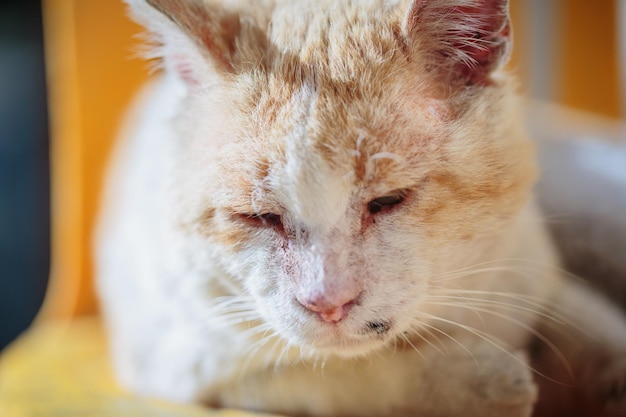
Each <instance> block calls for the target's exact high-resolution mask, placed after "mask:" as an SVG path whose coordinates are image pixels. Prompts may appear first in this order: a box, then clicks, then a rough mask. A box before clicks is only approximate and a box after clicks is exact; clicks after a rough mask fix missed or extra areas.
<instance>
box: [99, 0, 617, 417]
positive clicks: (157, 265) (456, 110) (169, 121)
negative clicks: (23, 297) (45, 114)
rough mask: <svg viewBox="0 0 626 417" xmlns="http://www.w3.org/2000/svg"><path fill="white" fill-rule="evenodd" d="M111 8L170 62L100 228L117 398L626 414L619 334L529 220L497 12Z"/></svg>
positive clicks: (263, 0)
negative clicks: (126, 11)
mask: <svg viewBox="0 0 626 417" xmlns="http://www.w3.org/2000/svg"><path fill="white" fill-rule="evenodd" d="M127 1H128V3H129V4H130V8H131V11H132V15H133V16H134V17H135V18H136V20H138V21H139V22H140V23H142V24H144V25H145V26H146V27H147V28H148V29H149V31H150V32H151V33H152V36H153V38H154V43H155V45H156V46H155V49H154V50H153V52H152V57H162V60H163V65H164V73H163V74H162V76H161V77H160V78H159V79H158V80H157V81H155V83H153V85H151V87H150V88H149V89H148V90H147V91H146V93H144V95H143V97H142V99H141V101H140V103H139V104H138V106H137V108H136V111H135V114H134V116H133V117H132V118H131V120H132V123H131V124H130V125H129V127H128V128H127V132H126V140H125V141H124V143H123V144H122V145H120V146H121V147H120V149H119V152H118V156H117V160H116V163H115V165H114V167H113V172H112V178H111V183H110V187H109V193H108V197H107V205H106V207H105V211H104V215H103V220H102V223H101V226H100V233H99V245H98V260H99V262H98V264H99V266H98V269H99V287H100V293H101V298H102V304H103V310H104V313H105V316H106V318H107V321H108V325H109V329H110V333H111V340H112V349H113V357H114V360H115V365H116V370H117V373H118V375H119V378H120V381H121V382H122V383H123V385H124V386H126V387H128V388H129V389H131V390H133V391H136V392H138V393H141V394H144V395H149V396H158V397H162V398H167V399H172V400H179V401H197V402H202V403H205V404H207V405H212V406H225V407H240V408H247V409H250V410H263V411H270V412H277V413H285V414H289V415H298V416H300V415H311V416H401V415H407V416H423V417H425V416H428V417H431V416H440V417H452V416H476V417H489V416H494V417H496V416H498V417H501V416H511V417H517V416H530V415H531V414H532V413H533V412H534V413H535V415H540V414H543V415H560V414H559V413H565V412H568V411H567V410H569V412H570V413H571V414H570V415H586V416H594V417H598V416H604V415H607V416H624V415H626V393H625V388H624V385H625V382H624V380H625V379H626V324H625V323H626V321H625V320H624V319H623V318H622V317H621V316H620V314H619V313H618V312H617V310H616V309H614V308H613V307H611V306H610V305H609V304H608V303H606V302H605V301H604V300H603V299H601V298H600V297H598V296H596V295H594V294H593V293H591V292H589V291H588V290H586V289H585V288H583V287H581V286H580V285H579V284H576V283H574V282H573V281H570V280H566V279H564V278H563V277H562V274H561V273H560V272H559V268H558V262H557V260H556V256H555V254H554V251H553V248H552V246H551V244H550V242H549V240H548V238H547V237H546V232H545V231H544V227H543V225H542V224H541V221H540V217H541V216H540V214H539V213H538V212H537V211H536V210H535V208H534V207H533V203H532V195H531V194H532V191H531V189H532V186H533V182H534V180H535V177H536V173H535V171H536V170H535V163H534V155H533V147H532V144H531V142H530V141H529V140H528V138H527V137H526V134H525V132H524V129H523V127H522V124H521V121H520V116H521V111H520V103H519V99H518V98H517V96H516V94H515V82H514V80H513V79H512V77H511V76H510V75H509V74H508V73H507V72H506V71H505V70H504V69H503V65H504V63H505V62H506V59H507V57H508V53H509V49H510V38H511V30H510V23H509V17H508V4H507V1H506V0H413V1H408V0H407V1H401V0H385V1H382V0H300V1H292V0H255V1H248V0H240V1H238V0H224V1H221V2H218V1H214V0H204V1H202V0H127ZM533 410H534V411H533ZM558 410H560V411H558ZM564 410H565V411H564ZM572 410H573V411H572ZM576 413H579V414H576Z"/></svg>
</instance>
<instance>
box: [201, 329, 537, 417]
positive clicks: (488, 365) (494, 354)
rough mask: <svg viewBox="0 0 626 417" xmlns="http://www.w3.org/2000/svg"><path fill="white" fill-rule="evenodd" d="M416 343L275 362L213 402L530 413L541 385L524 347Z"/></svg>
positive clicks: (354, 410) (275, 407)
mask: <svg viewBox="0 0 626 417" xmlns="http://www.w3.org/2000/svg"><path fill="white" fill-rule="evenodd" d="M414 345H415V346H403V347H400V346H398V347H397V349H395V350H393V351H382V352H379V353H378V354H374V355H371V356H370V357H369V358H367V359H362V360H352V359H334V360H332V359H328V360H326V361H320V362H319V363H317V364H316V366H311V364H308V365H307V364H300V365H297V366H293V365H288V366H284V367H282V368H280V367H279V368H270V369H268V370H267V371H265V372H260V373H257V374H250V375H248V376H247V377H246V378H241V379H238V380H237V381H233V384H229V385H225V386H223V387H222V390H221V391H220V392H219V393H216V395H215V396H214V397H213V398H212V401H210V403H211V404H213V405H219V406H225V407H238V408H241V407H243V408H248V409H257V410H266V411H271V412H276V413H280V414H285V415H291V416H299V415H308V416H333V417H340V416H360V417H366V416H367V417H370V416H371V417H385V416H389V417H391V416H393V417H400V416H406V417H409V416H410V417H461V416H462V417H504V416H506V417H529V416H531V414H532V410H533V405H534V403H535V401H536V399H537V387H536V385H535V383H534V382H533V377H532V372H531V370H530V369H529V366H528V363H527V360H526V356H525V354H523V353H521V352H517V353H511V352H509V351H507V350H506V349H503V348H501V347H500V346H498V345H496V344H491V343H490V342H486V341H483V340H480V341H477V340H461V339H456V340H454V341H453V340H452V339H450V340H448V339H444V340H439V341H434V342H432V345H423V344H422V345H419V344H417V343H414ZM414 348H415V349H414Z"/></svg>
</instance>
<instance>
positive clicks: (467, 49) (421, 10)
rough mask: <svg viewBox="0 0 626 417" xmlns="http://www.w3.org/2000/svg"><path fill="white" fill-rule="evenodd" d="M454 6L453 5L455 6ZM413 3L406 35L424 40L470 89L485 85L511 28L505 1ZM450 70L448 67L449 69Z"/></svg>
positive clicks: (502, 53) (427, 0) (503, 53)
mask: <svg viewBox="0 0 626 417" xmlns="http://www.w3.org/2000/svg"><path fill="white" fill-rule="evenodd" d="M455 3H456V4H455ZM459 3H460V1H459V0H439V1H437V0H432V1H431V0H416V1H415V2H414V4H413V6H412V7H411V9H409V13H408V15H407V22H406V23H407V29H408V33H409V34H411V33H413V34H414V35H413V36H420V32H421V36H425V37H426V38H427V39H429V40H430V41H432V44H431V45H432V48H433V49H432V50H433V52H437V53H438V54H439V56H441V59H442V61H441V64H442V65H443V66H451V68H452V69H453V72H452V74H450V73H447V75H448V76H453V77H456V78H458V79H462V80H464V81H465V82H467V83H469V84H473V85H486V84H489V82H490V78H489V75H490V73H491V71H493V70H494V69H496V68H497V66H498V65H499V64H500V63H501V62H502V61H503V58H504V57H505V56H506V52H507V50H508V43H509V40H510V34H511V26H510V20H509V16H508V10H507V9H508V1H507V0H475V1H474V2H473V4H472V5H459ZM449 68H450V67H449Z"/></svg>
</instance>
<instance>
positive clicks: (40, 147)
mask: <svg viewBox="0 0 626 417" xmlns="http://www.w3.org/2000/svg"><path fill="white" fill-rule="evenodd" d="M48 159H49V158H48V119H47V111H46V84H45V72H44V58H43V34H42V22H41V5H40V3H39V1H37V0H9V1H7V0H3V1H2V2H0V350H1V349H2V348H3V347H4V346H5V345H7V344H8V343H9V342H10V341H11V340H13V339H14V338H15V337H16V336H18V335H19V334H20V333H21V332H22V331H24V329H26V328H27V327H28V326H29V325H30V323H31V321H32V320H33V318H34V317H35V315H36V314H37V311H38V310H39V307H40V305H41V302H42V300H43V297H44V292H45V290H46V283H47V280H48V271H49V254H50V245H49V243H50V222H49V217H50V203H49V200H50V198H49V166H48V164H49V162H48Z"/></svg>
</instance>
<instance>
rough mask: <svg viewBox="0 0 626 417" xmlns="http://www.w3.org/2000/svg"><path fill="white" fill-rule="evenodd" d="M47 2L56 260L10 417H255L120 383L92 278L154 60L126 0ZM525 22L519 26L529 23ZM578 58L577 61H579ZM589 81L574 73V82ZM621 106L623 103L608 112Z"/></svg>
mask: <svg viewBox="0 0 626 417" xmlns="http://www.w3.org/2000/svg"><path fill="white" fill-rule="evenodd" d="M574 3H576V2H574ZM578 3H580V2H578ZM606 3H608V2H606ZM43 4H44V21H45V36H46V62H47V72H48V84H49V99H50V105H49V108H50V113H51V115H50V116H51V118H50V119H51V137H52V142H51V149H52V155H51V158H52V194H53V201H52V218H53V230H52V236H53V240H52V258H53V261H52V270H51V275H50V285H49V289H48V293H47V296H46V300H45V303H44V306H43V308H42V311H41V313H40V315H39V316H38V318H37V320H36V321H35V323H34V324H33V326H32V327H31V328H30V329H29V330H28V331H27V332H26V333H25V334H23V335H22V336H21V337H20V338H19V339H18V340H17V341H16V342H15V343H13V344H12V345H11V346H9V348H7V350H5V351H4V352H3V353H2V355H1V356H0V416H3V417H5V416H6V417H22V416H24V417H26V416H39V415H41V416H70V415H80V416H90V415H93V416H99V417H106V416H115V417H119V416H151V417H152V416H174V417H175V416H181V417H182V416H199V417H200V416H222V417H243V416H246V415H249V414H246V413H243V412H239V411H228V410H222V411H214V410H207V409H203V408H200V407H195V406H183V405H174V404H166V403H163V402H160V401H154V400H148V399H140V398H137V397H134V396H132V395H130V394H128V393H125V392H124V391H122V390H121V389H120V388H118V387H117V385H116V384H115V381H114V378H113V375H112V372H111V366H110V363H109V359H108V356H107V343H106V336H105V332H104V330H103V326H102V324H101V322H100V320H99V318H98V315H97V310H98V309H97V302H96V297H95V296H94V292H93V289H92V283H91V279H92V278H91V275H92V274H91V270H92V265H91V258H90V251H91V249H90V247H91V235H90V232H91V229H92V225H93V223H94V219H95V217H96V215H97V207H98V198H99V190H100V188H101V182H102V174H103V168H104V166H105V160H106V158H107V156H108V154H109V150H110V148H111V145H112V139H113V138H114V137H115V134H116V130H117V126H118V125H119V121H120V118H121V115H122V113H123V110H124V108H125V106H126V104H127V103H128V101H129V99H130V98H131V96H132V94H133V92H134V91H135V90H136V89H137V87H138V86H139V85H140V84H141V83H142V82H143V81H144V80H145V77H146V72H147V71H146V64H145V63H144V62H143V61H141V60H139V59H132V58H131V57H132V55H133V46H132V45H133V44H135V41H134V40H133V35H134V34H136V33H138V32H139V31H140V28H138V27H137V26H135V25H134V24H132V23H131V22H130V21H129V20H128V19H127V18H126V17H125V12H124V6H123V4H122V2H121V1H116V0H89V1H84V0H44V2H43ZM517 4H520V3H517ZM568 4H570V3H569V2H568ZM572 4H573V3H572ZM581 4H582V3H581ZM513 6H515V3H513ZM513 11H514V12H515V7H514V10H513ZM582 14H583V13H579V14H578V15H582ZM514 16H515V15H514ZM523 23H524V22H521V23H519V22H518V24H517V25H516V26H517V27H518V28H522V30H523V28H524V24H523ZM588 32H589V31H585V36H587V35H589V33H588ZM573 33H578V32H577V31H576V30H574V31H573ZM574 42H576V40H574ZM520 49H523V48H518V51H519V50H520ZM574 49H575V48H574ZM566 58H568V57H566ZM568 59H570V62H569V63H568V64H567V65H575V60H573V58H571V57H569V58H568ZM572 60H573V61H572ZM517 61H519V58H517ZM610 65H612V64H610ZM576 68H578V66H576ZM598 81H602V82H605V81H606V79H603V80H598ZM579 83H580V80H578V79H575V80H571V85H577V84H579ZM615 90H616V89H615ZM615 112H616V111H615V108H614V107H613V108H611V110H610V111H609V112H608V113H613V114H615Z"/></svg>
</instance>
